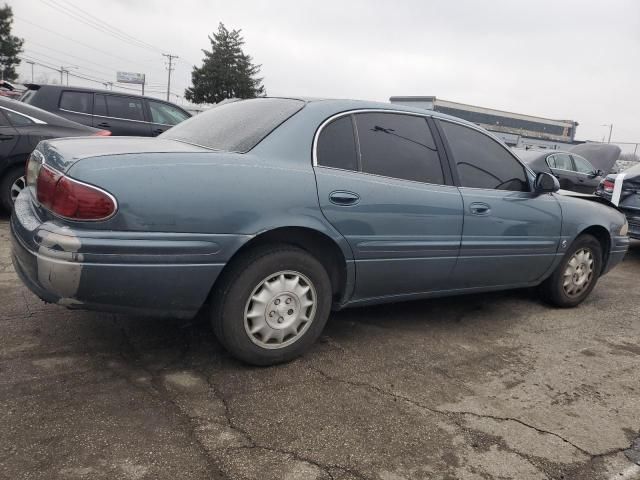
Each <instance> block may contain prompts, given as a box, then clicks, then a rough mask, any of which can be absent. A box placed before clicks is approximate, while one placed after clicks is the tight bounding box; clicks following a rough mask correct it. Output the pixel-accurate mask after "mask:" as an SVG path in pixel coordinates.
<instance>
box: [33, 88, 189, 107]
mask: <svg viewBox="0 0 640 480" xmlns="http://www.w3.org/2000/svg"><path fill="white" fill-rule="evenodd" d="M24 86H25V87H27V89H28V90H41V89H42V90H43V91H44V90H58V91H59V90H72V91H74V92H87V93H104V94H107V95H128V96H130V97H140V98H146V99H148V100H154V101H156V102H162V103H169V104H171V105H176V104H175V103H172V102H168V101H167V100H162V99H161V98H155V97H149V96H147V95H140V94H139V93H136V92H119V91H116V90H106V89H103V88H91V87H76V86H74V85H69V86H67V85H50V84H39V83H25V84H24ZM176 106H177V107H178V108H180V109H182V110H184V108H182V107H180V105H176Z"/></svg>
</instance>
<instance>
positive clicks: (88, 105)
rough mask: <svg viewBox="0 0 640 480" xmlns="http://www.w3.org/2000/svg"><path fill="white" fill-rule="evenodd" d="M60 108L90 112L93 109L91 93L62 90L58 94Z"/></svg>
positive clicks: (77, 111)
mask: <svg viewBox="0 0 640 480" xmlns="http://www.w3.org/2000/svg"><path fill="white" fill-rule="evenodd" d="M60 108H61V109H62V110H68V111H70V112H76V113H87V114H91V113H92V110H93V94H92V93H88V92H73V91H64V92H62V95H61V96H60Z"/></svg>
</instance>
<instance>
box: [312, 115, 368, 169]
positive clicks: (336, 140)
mask: <svg viewBox="0 0 640 480" xmlns="http://www.w3.org/2000/svg"><path fill="white" fill-rule="evenodd" d="M317 148H318V149H317V155H318V165H321V166H323V167H333V168H342V169H344V170H358V158H357V150H356V140H355V136H354V134H353V122H352V120H351V115H347V116H345V117H340V118H338V119H337V120H334V121H333V122H331V123H330V124H328V125H327V126H325V127H324V128H323V129H322V132H320V136H319V137H318V147H317Z"/></svg>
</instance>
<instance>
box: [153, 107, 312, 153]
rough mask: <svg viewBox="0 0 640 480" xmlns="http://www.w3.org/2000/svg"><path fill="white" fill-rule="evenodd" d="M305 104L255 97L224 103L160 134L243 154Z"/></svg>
mask: <svg viewBox="0 0 640 480" xmlns="http://www.w3.org/2000/svg"><path fill="white" fill-rule="evenodd" d="M303 106H304V102H303V101H301V100H293V99H288V98H254V99H251V100H242V101H237V102H230V103H225V104H223V105H219V106H217V107H214V108H212V109H210V110H207V111H206V112H203V113H200V114H199V115H196V116H195V117H192V118H190V119H188V120H185V121H184V122H182V123H180V124H178V125H176V126H175V127H173V128H171V129H169V130H167V131H166V132H165V133H163V134H162V135H160V137H162V138H168V139H171V140H178V141H182V142H186V143H190V144H193V145H199V146H202V147H207V148H211V149H213V150H222V151H225V152H240V153H244V152H247V151H249V150H251V149H252V148H253V147H255V146H256V145H257V144H258V143H259V142H260V141H261V140H262V139H263V138H264V137H266V136H267V135H269V133H271V132H272V131H273V130H274V129H275V128H276V127H277V126H278V125H280V124H281V123H282V122H284V121H285V120H287V119H288V118H289V117H291V116H292V115H293V114H295V113H296V112H298V111H299V110H300V109H301V108H302V107H303Z"/></svg>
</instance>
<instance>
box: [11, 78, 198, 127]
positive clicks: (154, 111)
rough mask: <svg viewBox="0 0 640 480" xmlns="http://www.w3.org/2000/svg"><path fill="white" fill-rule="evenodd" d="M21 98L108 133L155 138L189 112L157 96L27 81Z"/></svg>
mask: <svg viewBox="0 0 640 480" xmlns="http://www.w3.org/2000/svg"><path fill="white" fill-rule="evenodd" d="M26 87H27V88H28V90H27V91H26V92H25V93H24V94H23V95H22V97H21V98H20V100H21V101H23V102H25V103H28V104H30V105H33V106H35V107H39V108H42V109H44V110H47V111H49V112H52V113H55V114H57V115H60V116H62V117H65V118H67V119H69V120H73V121H74V122H78V123H82V124H83V125H88V126H90V127H95V128H101V129H105V130H109V131H110V132H111V134H112V135H127V136H140V137H155V136H156V135H159V134H161V133H162V132H164V131H165V130H167V129H169V128H171V127H172V126H173V125H176V124H178V123H180V122H182V121H183V120H186V119H187V118H189V117H190V116H191V115H190V114H189V113H188V112H187V111H186V110H184V109H182V108H180V107H178V106H177V105H174V104H173V103H169V102H164V101H162V100H158V99H157V98H149V97H143V96H140V95H131V94H128V93H121V92H113V91H111V90H95V89H91V88H81V87H65V86H62V85H37V84H27V85H26Z"/></svg>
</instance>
